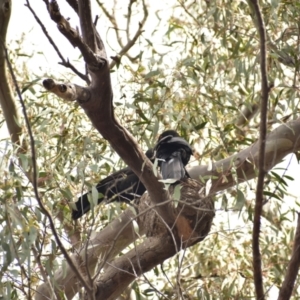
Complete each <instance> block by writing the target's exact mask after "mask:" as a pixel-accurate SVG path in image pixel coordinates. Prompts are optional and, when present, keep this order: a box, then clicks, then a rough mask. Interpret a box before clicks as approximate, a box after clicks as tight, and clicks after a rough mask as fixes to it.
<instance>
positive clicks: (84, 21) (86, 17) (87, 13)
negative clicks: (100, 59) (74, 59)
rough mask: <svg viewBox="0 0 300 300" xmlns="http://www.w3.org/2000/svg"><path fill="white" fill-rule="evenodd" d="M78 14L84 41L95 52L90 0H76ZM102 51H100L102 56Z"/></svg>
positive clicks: (95, 44)
mask: <svg viewBox="0 0 300 300" xmlns="http://www.w3.org/2000/svg"><path fill="white" fill-rule="evenodd" d="M78 14H79V20H80V28H81V32H82V37H83V40H84V42H85V43H86V44H87V45H88V46H89V47H90V49H91V50H92V51H93V52H94V53H97V50H100V51H101V50H102V51H103V49H101V48H100V49H97V43H96V36H95V31H94V25H93V20H92V10H91V2H90V0H79V1H78ZM103 54H104V53H102V56H104V55H103Z"/></svg>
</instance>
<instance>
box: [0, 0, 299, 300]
mask: <svg viewBox="0 0 300 300" xmlns="http://www.w3.org/2000/svg"><path fill="white" fill-rule="evenodd" d="M140 5H141V3H139V1H137V3H136V4H135V5H134V6H133V8H134V10H135V11H134V14H135V15H134V16H135V17H134V19H133V20H137V19H138V18H139V14H138V11H139V7H140ZM164 5H165V6H167V7H168V9H167V10H166V7H164V8H161V7H158V5H155V4H152V3H148V6H149V10H150V12H151V15H150V20H148V23H146V27H145V31H144V32H143V34H142V35H141V36H140V38H139V41H138V43H137V44H136V46H134V47H133V48H132V49H131V50H130V51H129V55H128V56H123V58H122V60H121V64H120V65H119V66H118V67H117V68H116V67H115V68H114V69H113V73H112V78H113V81H114V86H115V90H114V93H115V100H114V103H115V113H116V115H117V116H118V118H119V119H120V120H121V122H122V124H123V125H124V126H125V127H126V128H127V129H129V130H130V131H131V132H132V134H133V135H134V136H135V137H136V138H137V140H138V142H139V143H140V145H142V147H143V148H144V149H146V148H147V147H149V146H151V145H152V144H153V141H154V140H155V138H156V136H157V134H158V132H160V131H162V130H163V129H164V128H175V129H177V130H178V131H179V132H180V133H181V134H182V135H183V136H184V137H185V138H186V139H188V140H189V141H190V142H191V143H192V144H193V145H194V147H195V148H196V150H197V152H198V155H199V156H198V157H196V159H195V161H194V162H193V163H202V164H209V163H210V162H211V161H216V160H219V159H222V158H224V157H228V156H229V155H231V154H233V153H236V152H238V151H240V150H241V149H243V148H245V147H246V146H247V145H250V144H252V143H253V142H254V141H255V140H256V139H257V137H258V126H259V122H260V120H259V116H258V114H257V113H256V112H257V104H258V103H259V99H260V72H259V63H258V60H259V43H258V35H257V29H256V28H255V26H254V23H253V15H252V14H251V10H250V8H249V6H248V4H247V3H246V2H245V1H225V2H224V1H218V0H216V1H206V2H203V1H202V2H200V1H180V0H178V1H175V0H174V1H170V3H168V4H164ZM122 6H123V3H122V1H118V3H117V5H116V6H115V13H116V19H117V20H120V22H123V21H124V20H126V16H125V17H124V9H123V8H122ZM97 9H98V8H97ZM99 9H100V8H99ZM107 9H108V10H109V9H111V8H109V7H107ZM166 11H167V13H166ZM262 11H263V14H264V19H265V21H266V29H267V34H268V51H269V55H268V64H269V68H268V75H269V80H270V82H272V83H273V85H274V86H273V88H272V91H271V93H270V105H269V114H268V124H269V129H270V130H271V129H273V128H275V127H276V126H277V125H278V124H281V123H282V122H285V121H286V120H287V119H289V118H290V119H293V118H295V117H296V115H297V113H298V109H297V108H298V104H299V93H298V88H297V83H298V81H299V75H298V67H299V62H298V54H297V52H296V49H299V28H298V23H297V20H299V17H300V16H299V15H300V4H298V3H296V2H295V1H282V2H279V1H270V2H268V3H264V4H263V6H262ZM166 16H167V17H166ZM105 18H106V17H105V16H102V17H101V18H100V20H99V21H98V23H101V22H104V21H103V19H105ZM45 22H46V21H45ZM153 24H155V26H153ZM98 26H99V28H101V24H100V25H98ZM119 26H120V29H122V28H123V27H124V24H122V23H120V24H119ZM131 26H134V21H132V24H131ZM100 32H101V34H102V35H103V36H105V34H106V33H105V32H102V31H101V30H100ZM119 34H120V35H121V38H125V37H126V36H125V34H126V33H125V31H124V32H122V31H121V30H120V32H119ZM106 37H107V44H108V45H111V46H112V49H111V50H110V51H114V49H116V48H117V47H120V45H118V44H117V43H115V42H114V41H113V39H114V38H115V37H114V34H113V32H112V30H109V29H108V31H107V34H106ZM25 39H26V35H25ZM17 46H18V47H19V49H22V41H20V43H19V44H17ZM46 47H50V45H47V46H46ZM61 50H62V49H61ZM23 53H26V50H24V51H23ZM10 58H11V60H12V63H13V65H14V66H15V71H16V72H17V75H18V80H19V83H20V86H21V88H22V91H23V97H24V99H25V101H26V107H27V111H28V115H29V118H30V122H31V126H32V130H33V133H34V138H35V142H36V149H37V164H38V173H39V174H38V180H39V193H40V195H41V197H42V200H43V201H44V203H45V204H46V205H47V207H48V208H49V209H50V210H51V212H52V215H53V218H54V220H55V224H56V228H57V229H58V232H59V234H60V237H61V239H62V240H63V241H64V244H65V246H66V248H67V249H70V250H71V248H72V245H71V243H70V237H71V236H72V235H73V234H74V230H75V229H76V228H74V226H73V224H72V222H71V217H70V209H69V207H68V205H67V202H68V201H74V199H76V196H77V195H79V194H80V193H81V191H83V190H84V191H85V190H88V189H90V188H91V187H92V185H94V184H95V183H96V182H97V181H98V180H99V179H100V178H104V177H105V176H106V175H108V174H110V173H111V172H112V171H113V170H115V169H116V170H117V169H119V168H120V167H121V166H122V162H120V161H119V160H118V158H117V157H116V155H115V154H114V153H113V151H112V149H111V148H110V146H109V144H107V143H106V141H105V140H103V139H102V138H101V137H99V135H98V134H97V132H95V130H93V128H92V125H91V124H90V123H89V121H88V119H87V118H86V116H85V115H84V113H83V112H82V111H81V110H80V109H79V108H78V107H74V106H71V105H69V104H65V103H63V102H62V101H61V100H59V99H57V98H56V97H54V96H53V95H49V94H45V93H44V92H43V91H41V89H40V86H39V85H38V84H37V82H36V79H37V78H38V79H39V78H42V77H45V76H47V74H46V72H44V71H43V72H41V71H39V73H38V72H34V73H33V72H31V71H30V70H27V69H26V64H25V63H24V64H23V66H22V72H20V71H19V72H18V70H20V69H18V64H19V63H20V61H24V59H26V60H35V59H36V57H35V55H32V56H31V57H26V58H24V57H23V56H22V53H20V52H17V51H11V54H10ZM133 58H135V59H133ZM54 76H55V74H51V77H54ZM247 111H248V112H249V111H250V115H251V117H250V118H249V119H248V120H246V119H245V118H243V114H245V112H247ZM21 122H23V121H21ZM22 138H24V139H28V134H27V132H26V131H24V135H23V137H22ZM8 141H9V139H7V140H2V144H1V145H3V148H4V149H2V154H1V169H2V170H3V171H2V174H3V180H2V182H1V185H0V198H1V208H2V209H1V212H0V218H1V235H0V245H1V249H2V251H1V252H2V255H1V260H0V262H1V263H0V267H1V272H0V282H1V283H0V287H1V289H0V294H1V295H2V297H3V298H4V299H22V298H24V299H30V298H29V296H28V295H29V293H30V289H32V290H34V289H35V287H36V286H37V285H38V284H39V282H40V281H41V280H43V274H42V272H41V266H40V265H39V264H41V265H43V266H44V270H46V273H47V275H48V276H50V280H51V276H53V273H54V271H55V270H56V269H57V268H58V266H61V264H62V260H61V253H60V252H59V250H58V249H57V247H56V244H55V242H54V239H53V237H52V235H51V231H50V229H49V224H48V223H47V222H46V220H45V218H44V216H43V215H42V214H41V212H40V209H39V207H38V205H37V203H36V200H35V196H34V193H33V189H32V186H31V184H30V182H29V181H28V179H27V178H26V176H25V172H27V171H30V168H31V167H32V166H31V157H30V152H27V153H23V154H19V158H20V163H21V165H19V161H18V160H17V158H16V154H15V153H14V151H15V150H13V149H12V147H11V145H9V142H8ZM7 143H8V144H7ZM269 175H270V177H269V178H268V184H267V185H266V186H265V196H266V199H267V200H268V204H267V205H266V207H265V210H264V216H263V228H262V233H261V248H262V260H263V276H264V285H265V290H266V291H268V292H269V297H270V299H271V297H272V296H271V295H272V293H274V292H276V291H277V289H276V288H279V287H280V285H281V283H282V280H283V276H284V272H285V269H286V265H287V263H288V258H289V257H290V253H291V245H292V241H293V236H294V225H295V224H294V217H295V211H293V210H291V209H290V208H289V206H287V205H286V203H285V202H286V201H287V199H288V198H287V195H288V193H289V181H290V180H292V178H289V177H287V176H283V177H282V176H281V175H278V174H277V171H276V170H274V172H272V173H270V174H269ZM254 186H255V185H254V183H253V182H248V183H245V184H241V185H239V186H237V187H236V188H235V189H232V190H230V191H226V193H225V194H222V195H217V197H216V209H217V212H218V213H217V215H216V218H215V224H214V227H213V229H212V231H211V233H210V235H209V236H208V237H207V238H206V239H205V240H204V241H203V242H201V243H200V244H198V245H195V246H194V247H192V248H190V249H189V250H186V251H184V252H181V253H179V254H178V255H177V256H176V257H174V258H172V259H169V260H168V261H165V263H164V264H163V266H161V267H157V268H155V269H154V270H153V271H151V272H149V273H147V274H146V275H145V277H141V278H140V279H138V280H137V282H136V283H135V284H133V286H132V291H133V293H135V294H136V298H137V299H158V298H159V299H163V296H162V295H164V296H165V298H167V299H178V298H179V295H181V296H180V297H182V298H183V299H245V298H253V297H254V287H253V273H252V254H251V230H252V221H253V205H254V195H253V188H254ZM291 201H295V202H296V205H297V206H299V203H297V201H296V200H295V199H292V200H291ZM124 206H125V205H124V204H122V205H119V204H111V205H108V206H101V207H99V208H97V209H95V211H94V214H89V215H88V216H86V217H84V218H83V220H82V233H83V237H88V235H89V232H90V230H91V229H92V230H99V229H101V228H102V227H104V226H106V225H107V224H108V222H109V220H110V219H111V218H112V217H114V216H115V215H117V214H118V213H119V212H120V210H122V209H123V208H124ZM92 217H96V218H95V219H96V221H95V222H92ZM91 224H93V225H92V226H91ZM154 287H155V288H154ZM299 292H300V290H299V280H298V281H297V283H296V288H295V293H294V296H295V297H299Z"/></svg>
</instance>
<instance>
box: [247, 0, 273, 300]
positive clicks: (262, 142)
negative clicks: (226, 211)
mask: <svg viewBox="0 0 300 300" xmlns="http://www.w3.org/2000/svg"><path fill="white" fill-rule="evenodd" d="M251 2H252V5H253V10H254V12H255V15H256V17H257V28H258V32H259V37H260V71H261V77H262V79H261V93H262V96H261V105H260V112H261V117H260V130H259V131H260V134H259V158H258V161H259V164H258V180H257V187H256V201H255V208H254V221H253V239H252V248H253V249H252V251H253V273H254V285H255V292H256V298H257V299H259V300H263V299H264V298H265V296H264V289H263V278H262V270H261V254H260V248H259V233H260V217H261V214H262V206H263V190H264V177H265V174H266V170H265V148H266V134H267V109H268V96H269V87H268V78H267V58H266V56H267V55H266V53H267V50H266V29H265V25H264V21H263V18H262V14H261V11H260V7H259V4H258V1H257V0H251Z"/></svg>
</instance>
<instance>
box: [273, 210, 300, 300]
mask: <svg viewBox="0 0 300 300" xmlns="http://www.w3.org/2000/svg"><path fill="white" fill-rule="evenodd" d="M299 267H300V214H299V213H298V220H297V228H296V234H295V241H294V247H293V252H292V257H291V260H290V262H289V265H288V268H287V270H286V274H285V277H284V281H283V283H282V286H281V289H280V292H279V297H278V300H288V299H290V298H291V296H292V292H293V289H294V285H295V280H296V278H297V275H298V272H299Z"/></svg>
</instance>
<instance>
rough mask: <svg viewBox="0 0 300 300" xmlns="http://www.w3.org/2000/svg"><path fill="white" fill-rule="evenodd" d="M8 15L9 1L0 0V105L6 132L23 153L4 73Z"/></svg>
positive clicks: (18, 126) (13, 104) (16, 119)
mask: <svg viewBox="0 0 300 300" xmlns="http://www.w3.org/2000/svg"><path fill="white" fill-rule="evenodd" d="M10 14H11V1H10V0H0V78H1V80H0V105H1V108H2V111H3V115H4V118H5V122H6V125H7V128H8V132H9V134H10V137H11V141H12V142H13V143H14V144H15V145H17V146H19V147H20V148H19V150H18V152H25V151H26V149H27V145H26V143H25V140H23V143H22V142H21V141H20V136H21V134H22V127H21V125H19V124H20V118H19V116H18V113H17V108H16V104H15V101H14V97H13V95H12V91H11V88H10V85H9V82H8V78H7V73H6V57H5V50H4V48H5V41H6V33H7V27H8V23H9V19H10Z"/></svg>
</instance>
